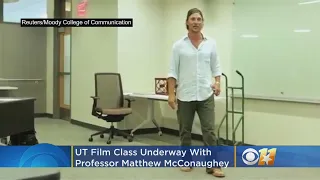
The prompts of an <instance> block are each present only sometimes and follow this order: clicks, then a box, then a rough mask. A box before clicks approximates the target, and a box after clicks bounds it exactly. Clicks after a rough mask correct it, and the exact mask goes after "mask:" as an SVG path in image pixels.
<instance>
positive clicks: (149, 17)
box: [47, 0, 320, 145]
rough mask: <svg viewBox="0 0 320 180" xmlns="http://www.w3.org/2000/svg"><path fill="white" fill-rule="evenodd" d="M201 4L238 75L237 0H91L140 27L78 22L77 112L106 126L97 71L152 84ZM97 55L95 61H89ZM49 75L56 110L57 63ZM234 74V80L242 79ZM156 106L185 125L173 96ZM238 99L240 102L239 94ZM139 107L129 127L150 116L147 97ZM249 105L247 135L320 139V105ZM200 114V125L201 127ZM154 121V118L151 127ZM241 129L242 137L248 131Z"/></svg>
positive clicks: (267, 139) (146, 88)
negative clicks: (99, 113)
mask: <svg viewBox="0 0 320 180" xmlns="http://www.w3.org/2000/svg"><path fill="white" fill-rule="evenodd" d="M74 6H75V4H74ZM116 6H117V7H118V8H116ZM193 7H198V8H201V9H202V10H203V13H204V16H205V29H204V32H205V33H206V34H207V35H209V36H211V37H213V38H215V39H216V40H217V44H218V52H219V56H220V60H221V63H222V67H223V72H224V73H225V74H227V75H228V76H229V77H231V74H232V73H234V72H233V70H234V69H236V67H234V66H233V64H232V59H233V57H231V54H232V33H233V31H234V30H235V28H234V27H233V25H234V23H235V22H233V21H234V18H233V9H234V6H233V4H232V0H207V1H205V0H203V1H200V0H198V1H196V0H194V1H192V0H188V1H183V3H182V0H179V1H178V0H177V1H169V0H166V1H160V0H159V1H152V3H151V1H148V0H131V1H125V0H119V1H118V4H117V3H116V1H115V0H113V1H108V2H107V1H106V2H104V3H101V1H99V3H98V0H91V1H90V7H89V17H90V18H94V17H117V16H118V17H120V18H121V17H132V18H134V27H133V28H119V29H118V31H117V30H116V29H115V28H73V34H72V93H71V94H72V100H71V103H72V104H71V106H72V118H73V119H76V120H80V121H85V122H88V123H91V124H96V125H100V126H105V124H104V123H103V121H101V120H97V119H96V118H94V117H91V115H90V108H91V104H92V102H91V100H90V98H89V96H91V95H93V73H94V72H97V71H118V72H120V73H121V74H122V78H123V83H124V90H125V91H127V92H128V91H130V92H150V91H151V92H152V91H153V90H154V89H153V88H154V82H153V79H154V77H165V76H166V75H167V69H168V63H169V57H170V52H171V47H172V44H173V42H174V41H176V40H177V39H179V38H181V37H182V36H183V35H184V34H185V33H186V30H185V25H184V23H185V18H186V13H187V10H188V9H190V8H193ZM115 9H118V10H115ZM179 9H180V10H179ZM49 31H50V30H49ZM48 36H50V34H49V35H48ZM48 38H49V39H50V37H48ZM48 42H49V41H48ZM51 42H52V40H51ZM49 51H50V47H49V46H48V52H49ZM89 60H91V61H93V62H91V63H89V62H88V61H89ZM48 62H49V63H47V64H48V67H50V66H51V65H52V59H51V58H50V55H48ZM49 69H50V68H48V70H49ZM47 77H48V79H47V82H48V86H47V87H49V88H48V94H47V97H48V99H49V100H48V106H47V107H48V112H49V113H50V112H52V111H50V110H52V108H51V109H50V101H52V92H50V89H52V85H50V81H51V82H52V74H50V71H48V76H47ZM230 80H231V83H237V81H238V80H235V79H230ZM50 87H51V88H50ZM50 98H51V99H50ZM217 104H218V107H217V109H216V111H217V119H218V120H217V122H216V124H217V123H218V122H219V120H220V119H221V118H222V116H223V115H224V112H225V109H224V101H219V102H217ZM51 105H52V102H51ZM51 107H52V106H51ZM156 107H157V109H156V110H157V112H156V117H157V119H158V121H160V122H161V124H162V125H163V126H164V127H167V128H174V129H177V123H176V122H177V121H176V115H175V112H174V111H172V110H171V109H169V108H168V106H167V104H166V103H165V102H163V103H158V104H157V106H156ZM236 107H237V108H238V109H239V102H237V104H236ZM133 108H134V114H133V115H132V116H131V117H129V118H128V120H127V121H125V126H126V127H127V128H132V127H134V126H136V125H137V123H138V122H141V121H142V120H143V119H144V118H146V101H143V100H138V101H136V102H135V103H134V105H133ZM245 108H246V109H245V110H246V112H245V113H246V114H245V130H246V133H245V139H246V143H250V144H258V145H262V144H266V145H271V144H273V145H281V144H282V145H283V144H296V145H298V144H300V145H304V144H315V145H319V143H318V141H317V137H318V136H319V131H317V129H316V127H319V126H320V114H319V110H318V106H316V105H308V104H298V103H283V102H272V101H261V100H256V101H253V100H246V106H245ZM197 119H198V118H196V122H195V125H196V126H195V127H194V132H196V133H200V126H199V122H198V121H197ZM152 126H153V125H152V124H150V125H147V126H146V127H152ZM240 132H241V128H240V129H239V133H240ZM239 133H238V136H237V137H238V140H240V139H239V138H240V137H241V136H240V134H239ZM230 135H231V134H230ZM229 137H230V136H229Z"/></svg>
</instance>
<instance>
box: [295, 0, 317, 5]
mask: <svg viewBox="0 0 320 180" xmlns="http://www.w3.org/2000/svg"><path fill="white" fill-rule="evenodd" d="M315 3H320V0H315V1H306V2H301V3H299V5H306V4H315Z"/></svg>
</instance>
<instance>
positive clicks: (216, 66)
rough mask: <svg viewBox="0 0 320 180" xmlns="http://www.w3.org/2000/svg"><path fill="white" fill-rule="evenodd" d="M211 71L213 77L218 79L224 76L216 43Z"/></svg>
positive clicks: (212, 55) (212, 54)
mask: <svg viewBox="0 0 320 180" xmlns="http://www.w3.org/2000/svg"><path fill="white" fill-rule="evenodd" d="M210 62H211V71H212V77H217V76H221V75H222V71H221V66H220V59H219V56H218V54H217V48H216V44H215V43H214V46H213V50H212V53H211V61H210Z"/></svg>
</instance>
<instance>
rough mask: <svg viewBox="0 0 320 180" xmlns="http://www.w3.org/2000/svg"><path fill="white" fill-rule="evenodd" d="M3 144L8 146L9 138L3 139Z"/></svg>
mask: <svg viewBox="0 0 320 180" xmlns="http://www.w3.org/2000/svg"><path fill="white" fill-rule="evenodd" d="M1 143H2V144H4V145H8V139H7V137H5V138H1Z"/></svg>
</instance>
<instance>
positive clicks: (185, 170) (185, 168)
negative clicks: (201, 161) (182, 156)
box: [180, 167, 192, 172]
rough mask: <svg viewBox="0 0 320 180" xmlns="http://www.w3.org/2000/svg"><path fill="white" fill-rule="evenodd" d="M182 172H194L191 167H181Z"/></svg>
mask: <svg viewBox="0 0 320 180" xmlns="http://www.w3.org/2000/svg"><path fill="white" fill-rule="evenodd" d="M180 170H181V171H183V172H190V171H192V168H191V167H180Z"/></svg>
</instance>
